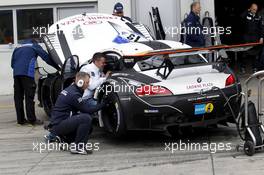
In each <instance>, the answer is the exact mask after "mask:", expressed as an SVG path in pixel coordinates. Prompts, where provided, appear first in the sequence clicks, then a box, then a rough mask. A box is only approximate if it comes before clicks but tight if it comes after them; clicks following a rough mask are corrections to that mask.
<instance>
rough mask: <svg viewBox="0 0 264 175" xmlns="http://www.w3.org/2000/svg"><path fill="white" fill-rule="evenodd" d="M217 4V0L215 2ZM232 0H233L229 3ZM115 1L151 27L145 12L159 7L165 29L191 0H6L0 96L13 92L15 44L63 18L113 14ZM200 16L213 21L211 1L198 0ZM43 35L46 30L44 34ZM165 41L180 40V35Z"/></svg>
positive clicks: (0, 16) (1, 19)
mask: <svg viewBox="0 0 264 175" xmlns="http://www.w3.org/2000/svg"><path fill="white" fill-rule="evenodd" d="M218 1H220V0H218ZM231 1H232V0H231ZM116 2H121V3H123V5H124V11H125V15H126V16H130V17H131V18H132V19H133V20H134V21H137V22H140V23H143V24H145V25H148V26H149V27H150V26H151V23H150V19H149V15H148V12H149V11H151V7H159V9H160V15H161V19H162V22H163V25H164V28H169V27H173V26H179V25H180V23H181V21H182V20H183V19H184V16H185V14H186V13H189V11H190V4H191V3H192V2H193V0H8V1H0V94H10V93H12V92H13V80H12V69H11V68H10V61H11V54H12V52H13V49H14V48H15V47H16V45H17V44H18V43H19V42H20V41H21V40H23V39H24V38H26V37H27V36H28V35H29V34H31V33H32V32H33V27H34V29H36V30H38V31H39V32H40V29H42V31H41V32H43V30H44V28H41V27H48V26H49V25H51V24H53V23H54V22H56V21H57V20H60V19H62V18H65V17H68V16H71V15H74V14H80V13H83V12H88V13H92V12H99V13H108V14H109V13H110V14H111V13H112V12H113V6H114V4H115V3H116ZM200 2H201V5H202V12H201V17H203V16H204V13H205V11H209V12H210V15H211V17H213V18H214V16H215V14H214V12H215V5H214V0H200ZM44 32H45V31H44ZM167 39H172V40H179V35H174V36H171V35H168V36H167Z"/></svg>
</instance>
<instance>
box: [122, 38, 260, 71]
mask: <svg viewBox="0 0 264 175" xmlns="http://www.w3.org/2000/svg"><path fill="white" fill-rule="evenodd" d="M262 45H263V44H261V43H259V42H257V43H246V44H236V45H217V46H210V47H203V48H187V49H161V50H154V51H148V52H142V53H138V54H134V55H123V62H124V64H125V66H126V67H129V68H132V67H133V66H134V65H135V64H136V63H137V62H138V61H144V60H146V59H148V58H150V57H152V56H157V55H169V56H170V57H180V56H189V55H196V54H210V53H215V52H219V51H221V50H225V51H230V52H238V51H247V50H249V49H252V48H254V47H258V46H259V47H261V46H262Z"/></svg>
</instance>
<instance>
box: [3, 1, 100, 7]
mask: <svg viewBox="0 0 264 175" xmlns="http://www.w3.org/2000/svg"><path fill="white" fill-rule="evenodd" d="M80 2H97V0H74V1H73V0H8V1H5V0H1V1H0V6H16V5H36V4H57V3H80Z"/></svg>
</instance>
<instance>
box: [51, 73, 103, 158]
mask: <svg viewBox="0 0 264 175" xmlns="http://www.w3.org/2000/svg"><path fill="white" fill-rule="evenodd" d="M89 80H90V76H89V74H87V73H84V72H79V73H77V74H76V77H75V83H73V84H72V85H71V86H69V87H68V88H66V89H65V90H63V91H62V92H61V93H60V95H59V96H58V99H57V101H56V103H55V106H54V107H53V110H52V113H51V121H50V124H49V127H50V130H51V134H52V135H57V136H60V137H62V138H67V140H68V141H69V140H70V141H69V142H71V146H70V147H69V148H70V152H71V153H72V154H83V155H85V154H91V153H92V151H90V150H86V149H85V145H86V144H87V141H88V138H89V134H90V132H91V129H92V118H91V115H90V114H92V113H94V112H96V111H98V110H100V109H101V108H103V106H104V105H105V103H104V102H101V103H100V104H97V105H95V106H91V105H90V104H89V103H88V101H87V100H84V99H83V98H82V96H83V93H84V90H85V89H87V88H88V86H89ZM78 112H79V113H78ZM72 145H73V146H72Z"/></svg>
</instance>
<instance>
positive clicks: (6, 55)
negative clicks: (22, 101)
mask: <svg viewBox="0 0 264 175" xmlns="http://www.w3.org/2000/svg"><path fill="white" fill-rule="evenodd" d="M0 52H1V57H0V95H3V94H12V93H13V76H12V75H13V73H12V69H11V55H12V51H10V50H4V49H3V50H1V51H0Z"/></svg>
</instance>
